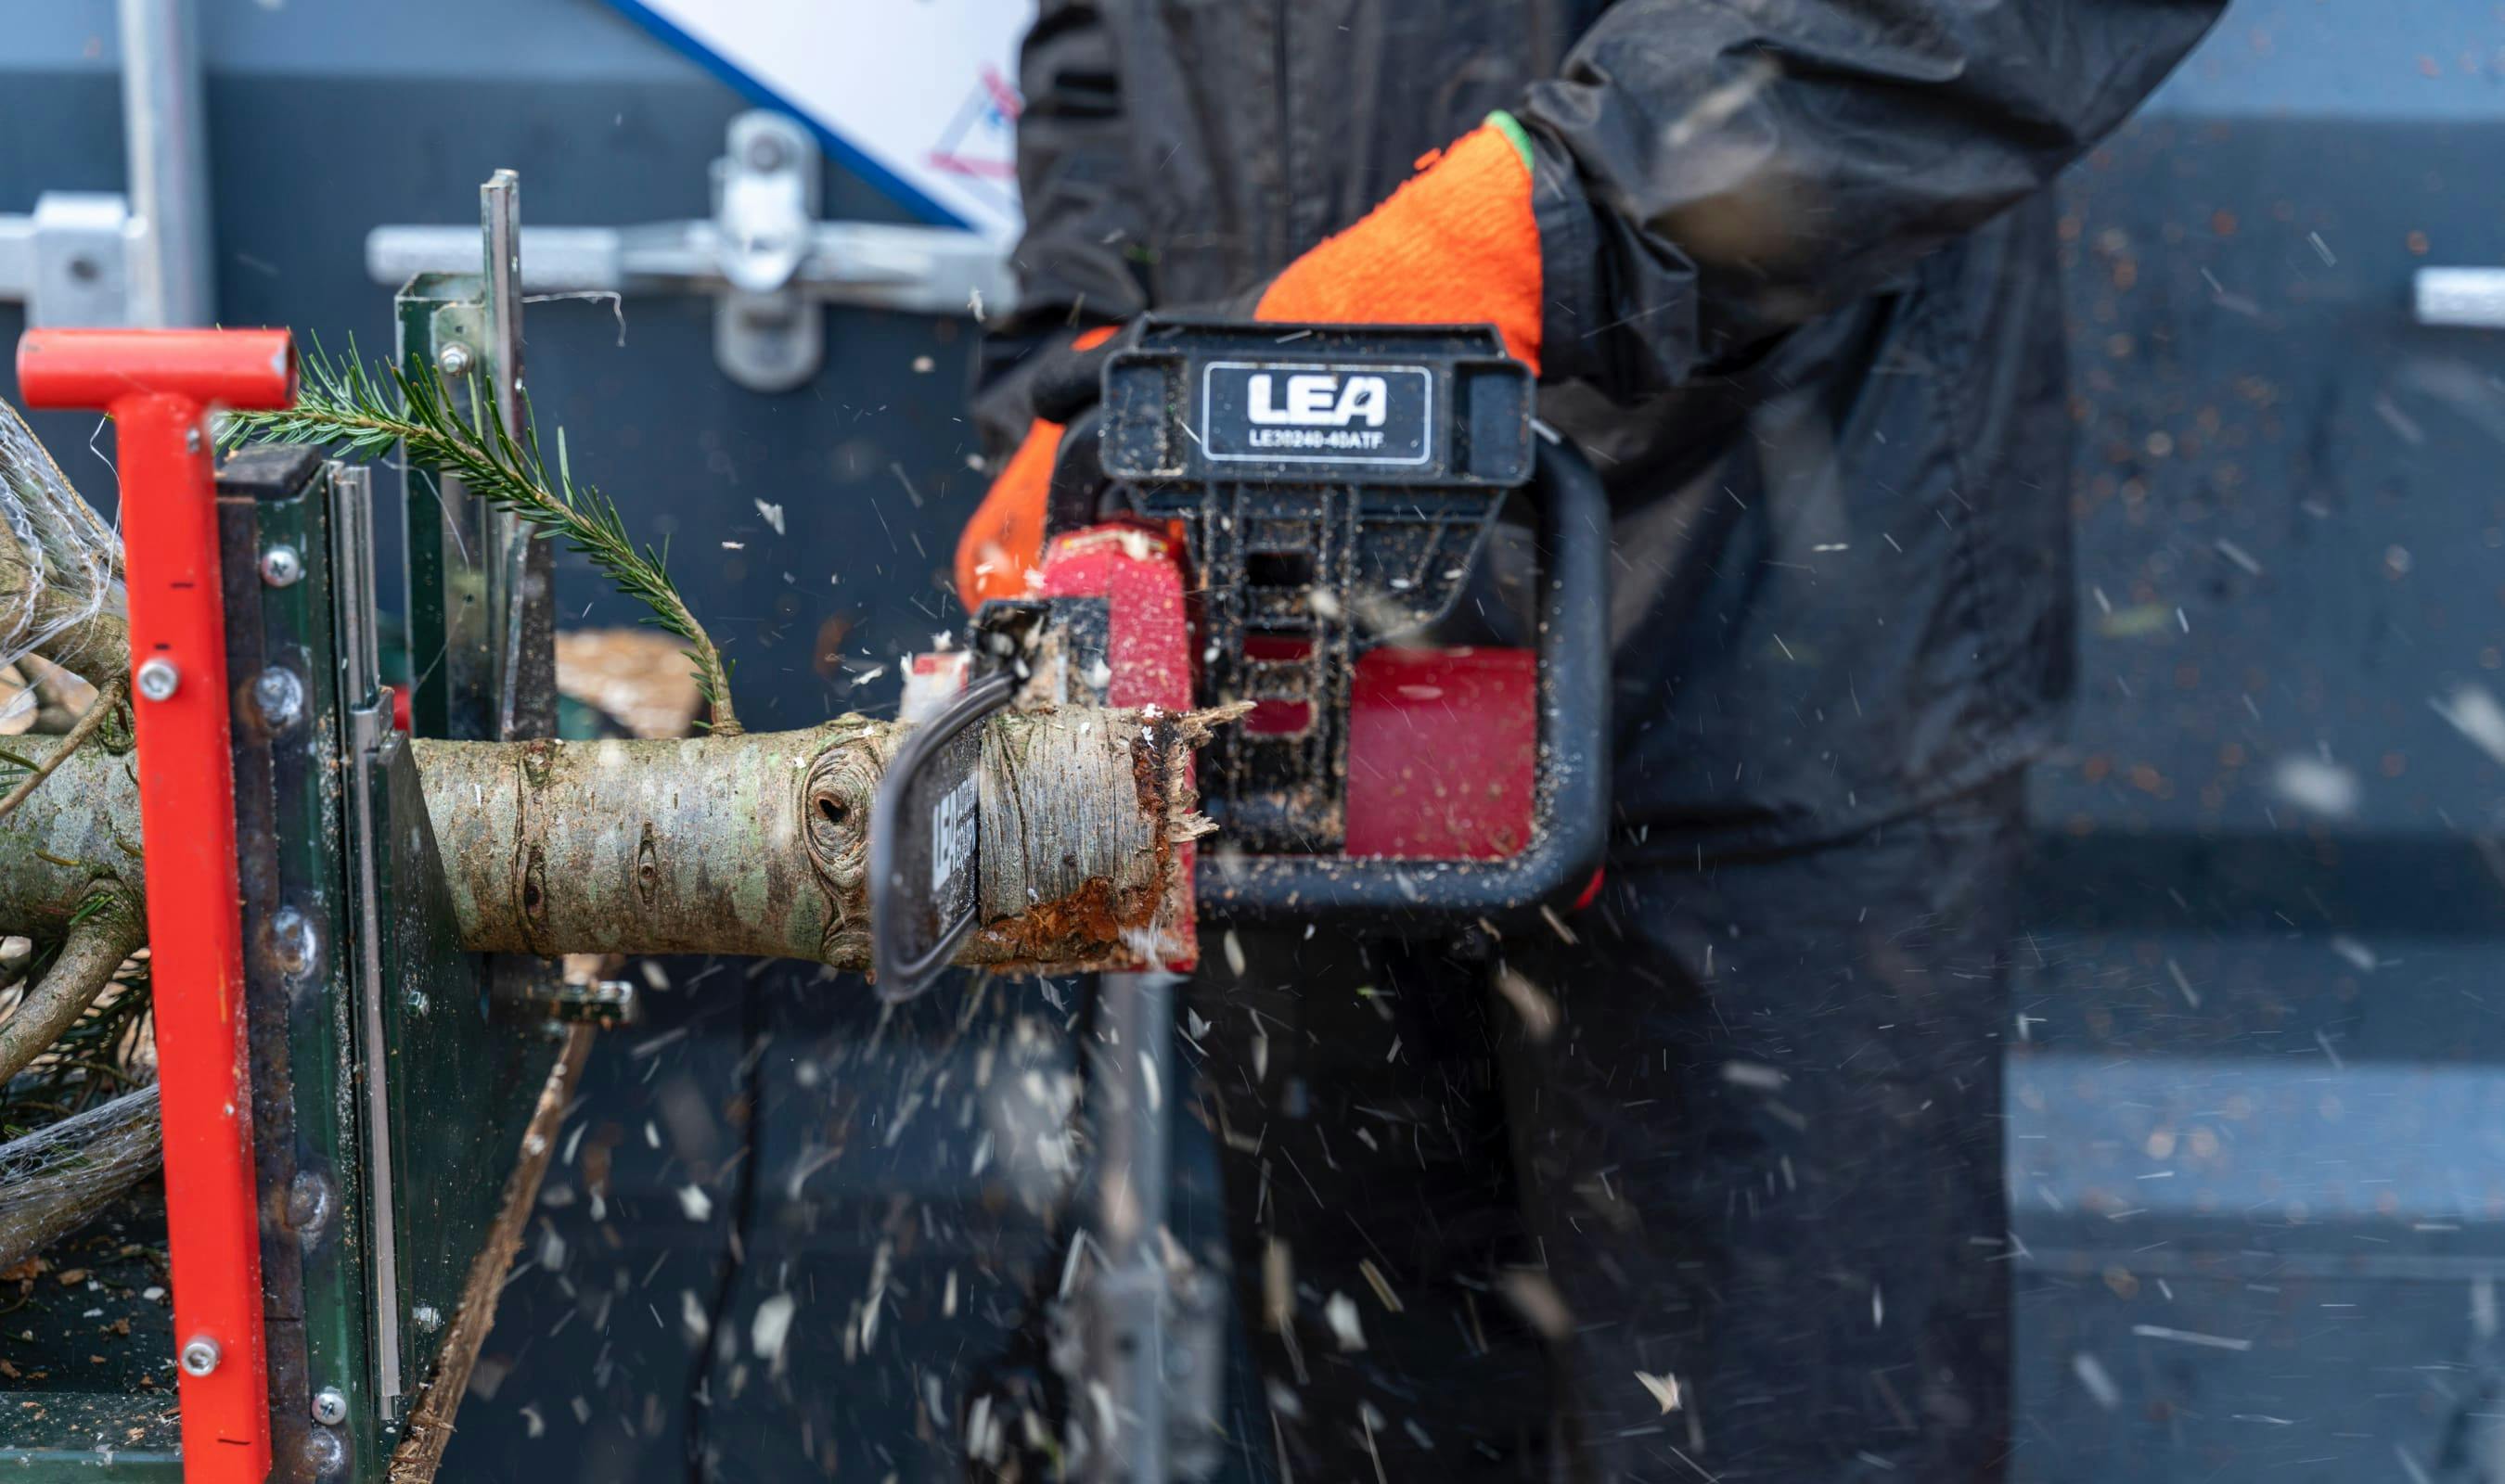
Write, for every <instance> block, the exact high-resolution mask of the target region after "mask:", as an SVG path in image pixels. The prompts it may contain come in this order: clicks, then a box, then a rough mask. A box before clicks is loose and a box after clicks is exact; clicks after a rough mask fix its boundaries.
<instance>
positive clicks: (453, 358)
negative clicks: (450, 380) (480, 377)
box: [435, 340, 477, 376]
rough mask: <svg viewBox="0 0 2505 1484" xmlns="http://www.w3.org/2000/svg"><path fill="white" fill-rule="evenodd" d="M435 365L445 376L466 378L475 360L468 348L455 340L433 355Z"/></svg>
mask: <svg viewBox="0 0 2505 1484" xmlns="http://www.w3.org/2000/svg"><path fill="white" fill-rule="evenodd" d="M435 363H436V365H437V366H438V367H440V368H441V370H442V372H443V374H444V375H446V376H467V375H469V374H470V367H472V366H473V365H476V363H477V358H476V356H473V355H472V354H471V353H470V347H468V346H466V345H464V344H462V343H461V342H460V341H458V340H455V341H453V342H452V343H451V344H449V345H447V346H445V347H444V348H443V349H441V350H440V351H437V352H436V353H435Z"/></svg>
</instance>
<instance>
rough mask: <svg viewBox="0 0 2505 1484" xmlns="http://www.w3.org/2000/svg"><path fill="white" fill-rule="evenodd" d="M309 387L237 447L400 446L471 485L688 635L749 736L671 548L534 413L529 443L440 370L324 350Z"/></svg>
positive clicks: (309, 358)
mask: <svg viewBox="0 0 2505 1484" xmlns="http://www.w3.org/2000/svg"><path fill="white" fill-rule="evenodd" d="M301 373H302V379H303V385H302V390H300V392H299V393H298V394H297V398H296V405H295V406H293V407H289V408H285V409H283V410H281V411H277V412H252V413H238V414H233V415H231V416H229V419H228V421H227V424H226V428H225V431H223V433H222V436H223V437H225V438H226V439H227V440H228V441H229V442H230V443H231V442H239V441H244V440H247V439H261V440H265V441H267V442H271V443H304V444H316V445H320V446H324V447H332V448H337V449H341V450H343V451H345V452H347V453H351V454H356V455H361V456H363V457H366V458H380V457H382V456H383V455H385V454H388V453H389V452H390V451H391V448H392V445H393V444H395V443H397V444H402V445H405V446H406V448H407V450H408V458H409V460H410V462H411V463H414V464H419V465H423V466H430V467H433V468H436V469H440V470H441V471H442V472H444V473H447V474H451V475H453V476H455V477H457V478H459V479H460V481H461V482H462V484H463V485H464V486H465V487H467V488H468V489H469V491H470V493H471V494H473V495H476V496H477V497H478V498H479V499H480V500H485V501H486V502H487V503H488V504H490V505H492V506H494V507H495V508H497V509H499V510H505V511H509V512H511V513H512V515H514V516H515V517H516V518H518V519H520V520H521V521H522V522H523V523H524V524H525V525H528V526H530V527H531V528H532V529H534V530H536V531H538V532H540V533H542V534H544V535H554V536H557V537H559V538H561V539H563V540H564V541H565V543H566V544H567V545H569V546H571V547H573V548H574V549H575V550H576V551H579V552H581V553H582V554H583V555H584V556H585V557H588V558H589V559H590V560H591V565H592V566H593V567H595V568H597V569H599V570H600V571H601V572H602V573H603V574H604V575H606V576H607V577H608V578H609V580H611V581H612V582H615V583H616V584H617V587H618V590H619V591H620V592H623V593H625V594H626V595H627V596H629V597H631V598H635V599H637V600H639V601H641V602H642V603H643V604H645V605H646V606H648V607H650V608H651V609H652V610H653V622H654V623H656V624H658V625H659V626H660V627H661V628H662V629H663V630H665V631H667V632H668V633H670V634H672V635H675V636H677V637H678V638H680V639H681V640H682V641H684V642H685V643H686V644H687V646H688V649H687V655H688V660H689V661H691V662H692V663H693V664H694V665H695V668H696V688H697V691H698V693H699V694H701V695H702V696H703V697H704V700H705V704H706V707H708V709H710V710H711V712H712V715H713V723H712V725H713V730H714V732H715V733H716V734H718V735H722V736H731V735H734V734H736V733H737V732H738V731H739V718H738V717H737V715H736V714H734V713H733V711H732V710H731V704H730V664H729V662H728V661H726V660H724V659H723V656H722V651H721V650H720V649H717V648H716V647H715V646H714V642H713V638H712V637H711V636H709V635H707V634H706V633H705V628H704V625H703V624H701V623H699V622H697V621H696V616H695V613H694V612H693V611H692V610H691V609H689V608H688V604H687V601H686V600H685V599H683V598H681V597H680V596H679V590H678V588H677V586H676V585H675V584H673V583H672V582H671V581H670V574H669V570H668V568H667V559H668V548H667V546H666V544H665V545H663V546H662V547H659V548H654V547H653V546H650V545H646V546H642V547H638V546H637V545H636V544H635V541H634V539H633V537H631V536H629V535H627V534H626V524H625V522H624V521H623V520H622V519H620V518H619V516H618V514H617V504H616V503H615V502H613V501H612V500H610V499H609V498H608V497H607V496H605V495H603V494H601V493H600V492H599V491H598V490H597V489H594V488H593V487H592V486H590V485H588V484H579V483H577V482H576V481H575V478H574V474H573V471H572V470H571V469H570V468H569V467H568V466H567V460H566V452H565V433H564V431H563V430H559V431H558V432H557V435H556V468H555V469H554V471H553V473H552V474H551V471H550V470H549V468H548V466H547V461H546V460H544V459H543V458H542V457H541V456H540V441H539V431H538V429H537V427H536V426H535V425H534V422H533V420H532V418H531V416H530V412H529V410H528V408H527V407H525V408H524V410H523V413H522V417H521V424H522V426H521V429H520V431H519V435H518V436H517V435H516V434H515V432H514V431H513V430H512V429H508V428H507V427H506V426H505V421H504V418H503V416H502V415H501V414H500V413H499V412H498V410H497V408H496V406H495V399H494V398H493V397H475V396H474V397H470V398H468V400H470V401H471V402H473V403H475V404H476V405H475V406H473V407H472V408H471V409H469V410H468V411H467V412H465V411H464V410H463V409H462V407H461V406H460V404H459V402H458V401H457V400H456V399H455V397H454V394H453V391H452V388H451V387H450V386H449V385H448V384H447V383H446V382H445V381H444V379H443V376H442V373H441V372H440V371H438V370H437V369H436V368H435V367H433V366H428V367H426V368H424V370H423V371H422V372H420V373H419V374H416V375H412V374H410V373H409V372H408V371H407V370H406V369H404V368H402V367H400V366H398V365H390V364H386V365H385V366H384V367H383V368H382V373H381V374H380V375H379V376H378V375H376V374H375V373H374V372H372V371H370V370H369V369H368V368H367V366H366V364H365V362H363V361H361V360H359V359H358V357H357V354H356V346H355V345H354V343H353V342H352V343H351V344H350V345H349V348H348V354H347V355H346V356H345V357H344V358H341V359H338V360H333V359H331V358H329V357H327V356H325V355H324V354H323V353H322V350H321V348H320V346H319V345H316V346H315V347H314V348H313V349H312V350H311V351H310V352H309V353H308V354H306V355H305V356H304V358H303V360H302V362H301Z"/></svg>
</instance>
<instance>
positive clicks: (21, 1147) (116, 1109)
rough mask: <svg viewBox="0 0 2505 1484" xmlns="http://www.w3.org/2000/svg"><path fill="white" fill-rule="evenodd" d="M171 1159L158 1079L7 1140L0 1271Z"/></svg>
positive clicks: (2, 1152) (0, 1173)
mask: <svg viewBox="0 0 2505 1484" xmlns="http://www.w3.org/2000/svg"><path fill="white" fill-rule="evenodd" d="M163 1158H164V1134H163V1130H162V1129H161V1128H160V1127H159V1123H158V1119H157V1088H156V1087H155V1085H154V1084H151V1085H150V1086H148V1087H142V1088H140V1089H139V1090H138V1091H136V1092H128V1093H124V1094H123V1095H122V1096H120V1097H117V1098H115V1099H114V1100H113V1101H111V1102H109V1103H100V1104H98V1105H96V1106H95V1107H93V1108H89V1109H88V1110H87V1111H86V1112H85V1113H80V1114H76V1115H73V1116H72V1117H69V1118H65V1119H63V1120H61V1121H60V1122H57V1123H53V1124H50V1125H48V1126H46V1127H43V1128H38V1129H36V1130H35V1131H34V1132H32V1133H29V1134H21V1135H19V1136H18V1138H15V1139H12V1140H10V1141H9V1142H8V1143H7V1144H5V1145H0V1270H5V1269H8V1268H11V1267H15V1266H16V1265H17V1264H18V1263H19V1262H22V1261H24V1260H26V1259H27V1258H29V1257H31V1256H33V1255H34V1254H35V1253H38V1252H41V1251H42V1250H43V1249H44V1248H45V1247H47V1246H49V1245H51V1244H52V1243H53V1242H54V1241H56V1240H58V1239H59V1238H61V1237H63V1236H66V1235H68V1234H69V1233H70V1232H72V1231H75V1230H77V1229H78V1228H79V1227H80V1226H82V1225H86V1224H87V1223H88V1221H89V1220H91V1219H93V1218H94V1217H95V1216H97V1215H98V1214H100V1213H101V1212H102V1211H103V1210H104V1208H105V1206H106V1205H107V1204H108V1203H109V1202H110V1201H111V1200H112V1199H113V1197H114V1196H116V1195H119V1194H121V1193H122V1192H123V1191H126V1190H128V1189H130V1187H132V1186H134V1185H137V1184H138V1183H139V1182H140V1181H142V1180H144V1179H146V1178H148V1176H150V1175H152V1174H154V1173H156V1170H157V1167H158V1165H159V1163H161V1162H162V1161H163Z"/></svg>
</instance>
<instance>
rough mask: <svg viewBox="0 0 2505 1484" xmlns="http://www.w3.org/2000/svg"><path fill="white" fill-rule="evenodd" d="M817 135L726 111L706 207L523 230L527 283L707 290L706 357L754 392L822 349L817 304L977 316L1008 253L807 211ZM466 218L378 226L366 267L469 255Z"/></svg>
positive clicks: (1001, 285)
mask: <svg viewBox="0 0 2505 1484" xmlns="http://www.w3.org/2000/svg"><path fill="white" fill-rule="evenodd" d="M822 175H823V170H822V168H821V163H820V154H819V150H818V142H817V140H816V139H815V138H814V137H812V136H811V135H810V133H809V131H808V130H807V129H806V128H805V127H803V126H802V125H801V124H800V123H799V122H798V121H795V120H794V119H791V118H789V117H788V116H786V115H783V114H777V113H769V112H765V111H762V110H759V111H755V112H750V113H745V114H741V115H739V116H738V117H737V118H735V119H733V120H731V121H730V128H729V133H728V138H727V141H726V144H725V148H724V152H723V157H722V158H720V159H718V160H716V161H714V166H713V217H712V218H711V220H709V221H702V222H656V223H651V224H645V225H641V226H623V227H619V226H533V227H525V228H523V230H522V234H521V235H522V269H521V281H522V289H523V292H524V293H531V294H543V293H550V294H553V293H582V294H596V293H617V294H639V295H640V294H661V293H705V294H711V295H713V296H714V298H715V306H714V356H715V359H716V360H717V361H718V362H720V363H721V365H722V369H723V374H725V375H727V376H728V377H730V379H731V380H733V381H735V382H737V383H738V384H739V385H741V386H743V387H746V388H748V389H749V390H750V391H753V392H788V391H791V390H792V389H794V388H795V387H798V386H802V385H804V384H806V383H807V382H808V380H809V379H810V378H811V377H812V376H814V375H816V374H817V371H818V367H819V365H820V364H821V363H823V362H824V361H825V359H826V338H825V334H826V332H825V324H824V321H823V318H822V317H821V316H820V315H819V314H817V313H816V310H817V308H818V306H819V305H821V304H851V305H858V306H863V307H867V308H873V309H894V310H901V311H904V312H906V313H911V314H948V315H957V314H972V315H975V316H978V317H980V316H985V315H989V314H991V313H994V312H997V311H998V310H1000V309H1003V308H1006V306H1007V305H1008V303H1009V302H1010V299H1011V297H1012V296H1013V294H1014V293H1015V286H1014V281H1013V280H1012V279H1011V277H1010V275H1009V269H1008V260H1007V257H1006V254H1005V253H1004V252H1003V250H1002V249H1001V248H1000V246H999V245H997V244H995V243H993V242H992V241H990V240H989V239H987V238H985V237H982V236H980V235H978V234H976V233H973V232H968V231H960V230H956V229H953V228H947V227H933V226H894V225H887V224H879V223H868V222H821V221H819V220H818V209H819V188H820V181H821V178H822ZM477 252H478V239H477V234H476V231H475V230H474V229H472V228H470V227H468V226H378V227H375V228H374V229H373V230H372V231H371V232H370V233H368V234H367V237H366V271H367V273H368V274H369V275H370V276H371V278H372V279H373V281H374V282H376V283H378V284H383V285H386V286H391V287H397V286H399V285H401V284H403V283H406V282H407V281H408V280H409V279H411V278H414V277H416V276H417V275H419V274H421V273H443V272H454V271H466V270H468V269H469V268H470V266H471V265H472V264H473V263H475V262H476V260H477Z"/></svg>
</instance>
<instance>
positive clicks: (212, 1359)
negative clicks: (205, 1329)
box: [183, 1334, 218, 1376]
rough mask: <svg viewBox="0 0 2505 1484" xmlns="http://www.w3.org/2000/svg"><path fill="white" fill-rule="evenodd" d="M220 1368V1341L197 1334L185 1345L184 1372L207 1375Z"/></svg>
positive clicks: (191, 1374)
mask: <svg viewBox="0 0 2505 1484" xmlns="http://www.w3.org/2000/svg"><path fill="white" fill-rule="evenodd" d="M217 1368H218V1342H217V1341H216V1340H213V1339H211V1338H209V1337H208V1336H207V1335H205V1334H195V1335H194V1336H192V1338H191V1339H190V1340H189V1341H188V1342H186V1343H185V1344H184V1346H183V1374H185V1375H187V1376H205V1375H207V1374H208V1373H209V1372H210V1371H213V1370H215V1369H217Z"/></svg>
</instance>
